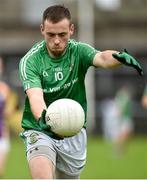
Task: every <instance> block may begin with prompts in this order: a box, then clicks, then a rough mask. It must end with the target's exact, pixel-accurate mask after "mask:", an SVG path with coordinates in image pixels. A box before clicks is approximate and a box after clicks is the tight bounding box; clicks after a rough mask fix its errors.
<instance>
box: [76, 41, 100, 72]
mask: <svg viewBox="0 0 147 180" xmlns="http://www.w3.org/2000/svg"><path fill="white" fill-rule="evenodd" d="M97 52H100V51H98V50H96V49H95V48H93V47H92V46H90V45H88V44H86V43H79V56H80V60H81V61H82V64H83V67H84V69H85V70H87V69H88V68H89V67H90V66H93V59H94V56H95V55H96V53H97Z"/></svg>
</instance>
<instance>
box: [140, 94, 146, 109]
mask: <svg viewBox="0 0 147 180" xmlns="http://www.w3.org/2000/svg"><path fill="white" fill-rule="evenodd" d="M141 104H142V106H143V107H144V108H147V94H144V95H143V96H142V99H141Z"/></svg>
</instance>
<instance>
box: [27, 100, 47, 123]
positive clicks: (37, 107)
mask: <svg viewBox="0 0 147 180" xmlns="http://www.w3.org/2000/svg"><path fill="white" fill-rule="evenodd" d="M30 105H31V111H32V113H33V115H34V117H35V119H36V120H38V119H39V118H40V117H41V114H42V111H43V110H44V109H46V106H45V103H44V101H42V100H40V99H39V98H38V99H35V101H34V102H33V103H30Z"/></svg>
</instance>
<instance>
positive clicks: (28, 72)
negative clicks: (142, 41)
mask: <svg viewBox="0 0 147 180" xmlns="http://www.w3.org/2000/svg"><path fill="white" fill-rule="evenodd" d="M97 52H98V51H97V50H96V49H94V48H93V47H91V46H89V45H88V44H84V43H80V42H76V41H74V40H69V42H68V45H67V48H66V52H65V53H64V54H63V55H62V56H61V57H60V58H56V59H54V58H52V57H50V56H49V54H48V51H47V48H46V42H45V41H42V42H40V43H37V44H35V45H34V46H33V47H32V48H31V49H30V50H29V51H28V53H27V54H26V55H25V56H24V57H23V58H22V59H21V61H20V64H19V74H20V79H21V81H22V84H23V87H24V91H26V90H27V89H29V88H34V87H38V88H42V89H43V92H44V100H45V102H46V105H47V107H48V106H49V105H50V104H51V103H52V102H53V101H55V100H57V99H61V98H70V99H73V100H75V101H77V102H79V103H80V104H81V106H82V107H83V109H84V111H85V114H86V112H87V101H86V92H85V84H84V80H85V75H86V72H87V70H88V68H89V67H90V66H92V64H93V63H92V62H93V58H94V56H95V54H96V53H97ZM84 126H85V127H86V119H85V125H84ZM22 127H23V128H24V129H35V130H38V131H42V130H41V129H40V127H39V125H38V123H37V121H36V119H35V118H34V116H33V114H32V112H31V109H30V104H29V100H28V97H26V100H25V107H24V112H23V117H22ZM45 133H46V134H48V135H51V133H48V132H45Z"/></svg>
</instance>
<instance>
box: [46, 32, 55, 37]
mask: <svg viewBox="0 0 147 180" xmlns="http://www.w3.org/2000/svg"><path fill="white" fill-rule="evenodd" d="M47 35H48V36H49V37H54V36H55V34H54V33H47Z"/></svg>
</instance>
